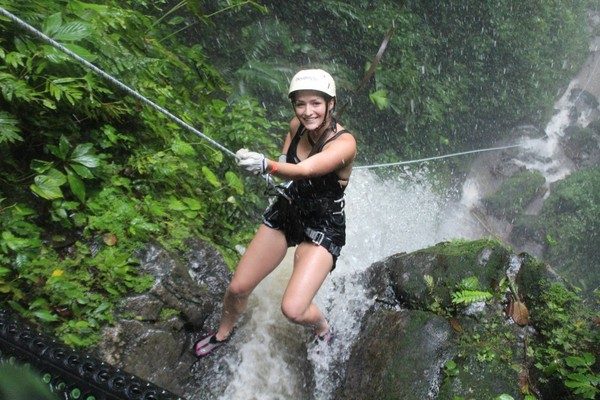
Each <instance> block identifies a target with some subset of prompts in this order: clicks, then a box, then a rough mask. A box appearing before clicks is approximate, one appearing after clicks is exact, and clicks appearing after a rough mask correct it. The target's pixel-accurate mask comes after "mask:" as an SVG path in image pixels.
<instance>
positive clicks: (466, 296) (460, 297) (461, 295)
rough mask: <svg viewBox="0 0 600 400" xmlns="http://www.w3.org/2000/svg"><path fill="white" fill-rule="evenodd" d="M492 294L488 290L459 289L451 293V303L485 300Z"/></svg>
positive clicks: (470, 302) (471, 302) (465, 303)
mask: <svg viewBox="0 0 600 400" xmlns="http://www.w3.org/2000/svg"><path fill="white" fill-rule="evenodd" d="M492 297H493V296H492V294H491V293H490V292H485V291H481V290H468V289H464V290H460V291H458V292H454V293H452V304H464V305H468V304H473V303H477V302H479V301H486V300H489V299H491V298H492Z"/></svg>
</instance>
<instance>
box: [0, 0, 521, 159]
mask: <svg viewBox="0 0 600 400" xmlns="http://www.w3.org/2000/svg"><path fill="white" fill-rule="evenodd" d="M0 14H1V15H4V16H5V17H7V18H8V19H10V20H11V21H13V22H14V23H16V24H17V25H18V26H20V27H21V28H23V29H25V30H26V31H28V32H30V33H31V34H33V35H34V36H36V37H38V38H39V39H41V40H43V41H44V42H46V43H48V44H50V45H51V46H53V47H55V48H57V49H58V50H60V51H62V52H63V53H65V54H67V55H69V56H70V57H72V58H73V59H75V60H76V61H78V62H80V63H81V64H83V65H84V66H85V67H87V68H88V69H90V70H92V72H94V73H95V74H97V75H99V76H101V77H102V78H104V79H106V80H107V81H109V82H111V83H112V84H113V85H115V86H116V87H118V88H119V89H121V90H123V91H124V92H126V93H128V94H130V95H131V96H133V97H135V98H136V99H138V100H139V101H141V102H142V103H144V104H146V105H148V106H150V107H152V108H154V109H155V110H157V111H158V112H160V113H163V114H164V115H166V116H167V117H168V118H170V119H171V120H172V121H174V122H175V123H176V124H177V125H179V126H180V127H182V128H184V129H187V130H188V131H190V132H193V133H195V134H196V135H198V136H200V137H201V138H203V139H205V140H207V141H208V142H209V143H210V144H212V145H213V146H214V147H216V148H218V149H219V150H222V151H223V152H224V153H225V154H227V155H229V156H231V157H233V158H235V153H234V152H233V151H231V150H229V149H228V148H227V147H225V146H223V145H222V144H220V143H219V142H217V141H216V140H214V139H212V138H211V137H209V136H206V135H205V134H204V133H202V132H200V131H199V130H198V129H196V128H194V127H193V126H191V125H190V124H188V123H187V122H185V121H183V120H182V119H181V118H179V117H177V116H176V115H174V114H173V113H171V112H170V111H169V110H167V109H165V108H163V107H161V106H159V105H158V104H156V103H154V102H153V101H152V100H150V99H148V98H147V97H144V96H143V95H142V94H140V93H139V92H138V91H136V90H134V89H132V88H130V87H129V86H127V85H125V84H124V83H123V82H121V81H120V80H118V79H117V78H115V77H113V76H112V75H109V74H108V73H106V72H104V71H103V70H101V69H100V68H98V67H96V66H95V65H94V64H92V63H90V62H89V61H87V60H86V59H84V58H82V57H80V56H78V55H77V54H75V53H74V52H73V51H71V50H69V49H67V48H66V47H65V46H63V45H62V44H60V43H58V42H57V41H56V40H54V39H52V38H51V37H49V36H48V35H46V34H44V33H43V32H40V31H39V30H38V29H36V28H34V27H33V26H31V25H30V24H28V23H27V22H25V21H23V20H22V19H20V18H19V17H17V16H16V15H14V14H12V13H10V12H9V11H7V10H5V9H4V8H2V7H0ZM392 33H393V29H392V30H390V31H389V32H388V33H387V35H386V38H385V39H384V43H382V47H381V49H380V50H379V53H378V57H381V55H380V53H381V54H382V53H383V51H384V50H385V46H386V45H387V41H389V37H390V36H391V35H392ZM519 146H521V145H512V146H502V147H491V148H487V149H479V150H471V151H464V152H461V153H453V154H447V155H443V156H436V157H428V158H422V159H419V160H409V161H401V162H396V163H386V164H374V165H357V166H355V167H353V168H354V169H370V168H381V167H392V166H397V165H406V164H416V163H420V162H425V161H431V160H438V159H441V158H448V157H455V156H459V155H463V154H472V153H480V152H484V151H493V150H502V149H508V148H511V147H519Z"/></svg>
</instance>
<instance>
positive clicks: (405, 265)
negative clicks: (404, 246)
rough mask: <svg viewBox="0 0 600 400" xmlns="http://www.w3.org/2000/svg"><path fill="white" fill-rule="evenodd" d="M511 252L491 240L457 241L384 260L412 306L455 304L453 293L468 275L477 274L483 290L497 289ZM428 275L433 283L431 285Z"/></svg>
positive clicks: (403, 297)
mask: <svg viewBox="0 0 600 400" xmlns="http://www.w3.org/2000/svg"><path fill="white" fill-rule="evenodd" d="M509 255H510V252H509V251H508V249H506V247H505V246H504V245H502V244H501V243H499V242H497V241H495V240H489V239H481V240H474V241H466V240H456V241H451V242H444V243H439V244H437V245H435V246H432V247H429V248H427V249H423V250H419V251H416V252H413V253H410V254H405V255H402V256H394V257H391V258H388V259H386V260H385V261H384V264H385V267H386V271H387V274H388V275H389V282H390V284H391V286H392V288H393V290H394V292H395V294H396V296H397V298H398V300H399V302H400V303H402V304H404V305H405V306H406V307H408V308H412V309H423V310H426V309H429V308H430V306H431V305H432V304H434V303H438V304H439V305H441V306H442V307H444V308H450V307H452V300H451V294H452V293H453V292H454V291H455V290H456V288H457V287H458V286H459V285H460V283H461V282H462V281H463V279H465V278H469V277H476V278H477V279H478V281H479V285H480V287H481V290H491V291H493V290H494V289H495V287H496V286H497V284H498V282H499V281H500V280H501V279H502V278H503V277H504V275H505V270H506V267H507V263H508V259H509ZM426 276H428V277H430V278H431V280H432V282H433V286H432V287H429V286H428V284H427V282H426V278H425V277H426Z"/></svg>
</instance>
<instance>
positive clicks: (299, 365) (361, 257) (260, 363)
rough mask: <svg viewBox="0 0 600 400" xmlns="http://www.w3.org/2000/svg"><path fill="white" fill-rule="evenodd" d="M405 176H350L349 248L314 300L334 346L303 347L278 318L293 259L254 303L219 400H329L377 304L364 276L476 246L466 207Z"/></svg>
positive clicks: (303, 335) (303, 334) (301, 333)
mask: <svg viewBox="0 0 600 400" xmlns="http://www.w3.org/2000/svg"><path fill="white" fill-rule="evenodd" d="M401 171H402V173H395V174H391V175H390V177H389V178H381V177H379V176H377V175H376V174H374V173H373V172H370V171H366V170H360V171H355V173H354V174H353V176H352V182H351V184H350V186H349V188H348V190H347V193H346V204H347V206H346V212H347V221H348V226H347V245H346V246H345V247H344V250H343V251H342V255H341V256H340V258H339V260H338V263H337V268H336V269H335V271H333V273H332V274H331V275H330V277H329V278H328V279H327V280H326V281H325V283H324V285H323V287H322V288H321V290H320V291H319V293H318V294H317V297H316V299H315V300H316V302H317V304H318V305H319V306H320V307H321V309H322V310H323V311H324V312H325V314H326V316H327V318H328V320H329V321H330V323H331V325H332V326H333V327H334V329H335V332H336V337H335V340H334V342H333V343H332V344H331V345H325V344H323V343H320V344H317V345H313V344H308V345H307V346H305V343H307V342H309V340H310V332H308V331H306V330H304V328H302V327H298V326H295V325H292V324H291V323H290V322H288V321H287V320H286V319H285V318H284V317H283V316H282V315H281V311H280V301H281V295H282V293H283V290H284V287H285V285H286V284H287V279H288V278H289V274H290V271H291V259H289V258H288V260H287V261H284V263H282V265H281V266H280V267H279V268H277V270H276V271H275V272H274V273H273V274H271V276H269V277H268V278H267V279H266V280H265V281H263V282H262V283H261V284H260V285H259V286H258V288H257V289H256V291H255V292H254V293H253V295H252V297H251V304H250V306H249V310H248V312H249V314H250V317H249V318H248V319H247V322H246V323H245V324H244V325H243V326H240V327H239V330H240V331H242V332H238V334H241V336H243V337H247V340H246V341H245V343H244V344H242V345H241V347H240V349H239V352H238V354H237V356H236V357H235V359H234V358H232V359H231V360H229V368H231V370H232V373H233V380H232V381H231V383H230V384H229V386H228V387H227V389H226V391H225V393H224V394H223V396H222V397H221V399H223V400H225V399H257V400H259V399H260V400H263V399H264V400H271V399H273V400H275V399H277V400H279V399H294V398H295V399H298V398H302V399H304V398H313V399H317V400H326V399H330V398H331V396H332V393H333V390H334V389H335V388H336V387H337V386H338V385H339V384H340V382H341V381H342V379H343V376H342V375H341V368H340V365H341V363H343V362H344V361H345V360H347V358H348V356H349V354H350V349H351V345H352V343H353V341H354V340H355V338H356V336H357V335H358V334H359V329H360V320H361V318H362V316H363V315H364V313H365V311H366V310H367V309H368V308H369V307H370V306H371V305H372V303H373V299H370V298H368V297H367V294H366V292H365V289H364V287H363V285H362V282H361V281H360V273H361V272H362V271H364V270H365V269H366V268H367V267H368V266H370V265H371V264H372V263H373V262H375V261H378V260H381V259H383V258H385V257H387V256H389V255H392V254H394V253H397V252H401V251H404V252H410V251H414V250H416V249H420V248H423V247H427V246H430V245H433V244H435V243H437V242H438V241H441V240H447V239H451V238H457V237H462V238H474V236H473V235H474V234H473V232H472V231H470V228H469V227H470V226H472V225H475V224H476V221H474V220H472V218H470V215H469V214H468V209H467V207H465V206H464V205H463V204H461V203H460V202H459V201H452V200H449V199H448V196H446V195H444V194H439V193H437V192H436V191H435V190H434V188H433V187H432V186H431V185H430V184H429V183H428V182H427V179H426V177H425V176H423V174H411V173H407V172H406V170H401ZM477 234H478V233H476V234H475V235H477ZM307 360H308V363H307ZM303 368H309V369H311V370H312V375H313V377H314V382H307V381H306V379H305V377H304V376H303V373H302V369H303Z"/></svg>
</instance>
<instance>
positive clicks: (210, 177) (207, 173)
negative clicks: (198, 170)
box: [202, 166, 221, 187]
mask: <svg viewBox="0 0 600 400" xmlns="http://www.w3.org/2000/svg"><path fill="white" fill-rule="evenodd" d="M202 173H203V174H204V177H205V178H206V180H207V181H208V182H209V183H210V184H211V185H213V186H214V187H221V181H220V180H219V178H217V175H215V173H214V172H212V170H211V169H210V168H208V167H206V166H204V167H202Z"/></svg>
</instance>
